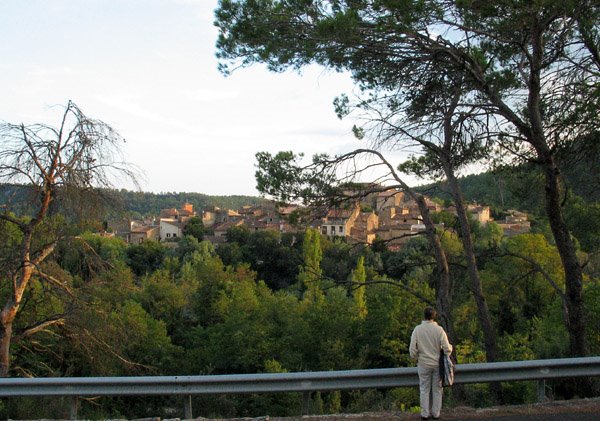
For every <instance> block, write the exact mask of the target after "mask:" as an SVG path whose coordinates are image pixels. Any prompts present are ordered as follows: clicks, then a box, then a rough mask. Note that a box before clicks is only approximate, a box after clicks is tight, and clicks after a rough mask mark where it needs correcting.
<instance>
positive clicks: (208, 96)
mask: <svg viewBox="0 0 600 421" xmlns="http://www.w3.org/2000/svg"><path fill="white" fill-rule="evenodd" d="M180 93H181V94H182V95H183V96H184V97H185V98H187V99H189V100H191V101H197V102H213V101H226V100H231V99H235V98H237V97H238V96H239V92H236V91H223V90H216V89H195V90H182V91H180Z"/></svg>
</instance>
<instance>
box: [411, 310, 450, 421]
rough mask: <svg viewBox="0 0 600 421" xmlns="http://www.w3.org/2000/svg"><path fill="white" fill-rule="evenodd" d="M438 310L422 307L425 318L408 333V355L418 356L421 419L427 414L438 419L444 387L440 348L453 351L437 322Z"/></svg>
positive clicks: (413, 357) (415, 357) (427, 417)
mask: <svg viewBox="0 0 600 421" xmlns="http://www.w3.org/2000/svg"><path fill="white" fill-rule="evenodd" d="M436 316H437V312H436V311H435V309H433V308H431V307H427V308H426V309H425V311H424V320H423V321H422V322H421V324H419V325H417V327H415V329H414V330H413V332H412V335H411V337H410V347H409V352H410V357H411V358H412V359H415V360H417V372H418V373H419V390H420V404H421V419H423V420H427V419H429V417H430V416H432V417H433V419H434V420H436V419H439V417H440V412H441V410H442V395H443V392H444V390H443V388H442V384H441V381H440V371H439V366H440V363H439V360H440V350H444V353H445V354H446V355H450V354H451V353H452V345H451V344H450V342H448V336H447V335H446V332H445V331H444V329H443V328H442V327H441V326H440V325H438V324H437V322H436V321H435V318H436Z"/></svg>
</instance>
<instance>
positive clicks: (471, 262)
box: [446, 168, 498, 362]
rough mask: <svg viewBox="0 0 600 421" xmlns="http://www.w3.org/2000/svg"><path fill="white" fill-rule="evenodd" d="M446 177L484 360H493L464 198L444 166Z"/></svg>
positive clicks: (489, 321) (493, 337)
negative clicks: (452, 199)
mask: <svg viewBox="0 0 600 421" xmlns="http://www.w3.org/2000/svg"><path fill="white" fill-rule="evenodd" d="M446 177H447V179H448V183H449V184H450V189H451V191H452V197H453V198H454V205H455V206H456V213H457V216H458V225H459V227H460V233H461V240H462V244H463V248H464V252H465V258H466V260H467V273H468V275H469V280H470V282H471V293H472V294H473V298H474V299H475V304H476V305H477V318H478V319H479V323H480V324H481V329H482V330H483V341H484V346H485V353H486V361H487V362H494V361H496V359H497V357H498V351H497V345H496V332H495V330H494V327H493V325H492V319H491V316H490V311H489V309H488V306H487V302H486V301H485V297H484V295H483V289H482V287H481V278H480V277H479V269H478V268H477V258H476V257H475V248H474V246H473V236H472V233H471V227H470V226H469V218H468V217H467V211H466V209H465V203H464V199H463V197H462V192H461V191H460V187H459V186H458V180H457V179H456V176H455V175H454V173H453V172H452V171H451V170H448V169H447V168H446Z"/></svg>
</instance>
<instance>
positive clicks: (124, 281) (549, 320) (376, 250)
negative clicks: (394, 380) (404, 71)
mask: <svg viewBox="0 0 600 421" xmlns="http://www.w3.org/2000/svg"><path fill="white" fill-rule="evenodd" d="M439 217H440V218H446V220H447V221H448V219H447V218H448V215H439ZM448 225H452V222H451V221H450V222H449V224H448ZM472 228H473V232H474V234H475V241H476V250H477V253H478V256H480V260H479V264H480V270H481V273H482V279H483V281H484V289H485V294H486V297H487V300H488V303H489V306H490V311H491V313H492V317H493V320H494V329H495V333H496V335H497V338H498V342H499V344H500V346H499V349H500V355H499V360H502V361H509V360H523V359H539V358H557V357H567V356H569V353H568V340H567V335H566V332H565V327H564V321H563V317H564V314H563V311H564V307H563V302H562V298H561V294H562V293H561V290H562V288H564V286H563V282H564V281H563V280H562V279H563V278H562V274H561V271H560V267H561V264H560V258H559V256H558V254H557V252H556V248H555V247H554V245H553V244H552V242H551V238H550V237H549V236H548V234H547V230H546V229H545V228H543V224H542V223H540V224H539V225H538V227H537V228H534V231H533V232H532V233H530V234H524V235H520V236H516V237H510V238H506V237H502V234H501V231H500V230H498V229H497V227H496V226H495V224H494V223H490V224H487V225H485V226H482V225H479V224H477V223H475V222H473V221H472ZM0 229H1V230H2V235H1V237H0V238H2V239H3V241H2V256H3V261H4V262H6V260H7V259H10V258H11V256H12V255H13V253H14V246H13V245H14V244H15V243H16V242H18V241H19V233H18V232H17V231H16V230H15V229H14V227H13V226H12V225H11V224H10V223H2V224H1V226H0ZM74 229H76V228H75V227H74V226H72V225H71V224H70V223H69V222H68V221H65V220H64V217H61V216H59V215H56V216H54V217H52V218H49V219H48V220H47V221H46V223H45V224H44V226H43V227H42V228H41V229H40V232H39V235H40V237H39V238H38V240H37V241H39V242H42V243H43V242H44V241H46V240H44V236H48V235H52V233H55V232H56V231H57V230H66V231H73V230H74ZM71 234H74V233H73V232H71ZM595 234H596V235H598V234H600V232H598V231H596V233H595ZM441 238H442V241H443V247H444V249H445V250H446V252H447V253H448V256H449V260H450V263H451V265H452V267H453V271H452V285H453V287H452V297H451V298H452V303H453V304H452V307H453V310H452V313H453V319H454V326H455V329H456V332H455V339H454V341H455V349H456V358H457V360H458V362H459V363H471V362H483V361H485V358H484V354H485V352H484V349H483V345H482V338H481V330H480V329H479V327H478V326H477V323H475V320H474V317H473V314H474V312H475V311H476V309H475V305H474V302H473V300H472V297H471V295H470V294H469V291H468V286H467V285H465V284H464V283H463V282H462V281H461V279H463V278H464V277H465V271H466V267H465V265H464V256H463V253H462V244H461V242H460V239H459V237H458V235H457V234H456V231H454V230H453V229H448V230H446V231H445V232H443V233H441ZM227 240H228V241H227V242H226V243H224V244H222V245H219V246H217V247H215V246H213V245H212V244H210V243H209V242H206V241H202V238H201V235H200V236H197V237H193V236H188V237H185V238H182V239H180V241H178V242H176V243H171V244H170V245H169V244H163V243H156V242H145V243H142V244H138V245H127V244H125V243H124V242H123V241H122V240H120V239H117V238H105V237H100V236H98V235H96V234H94V233H91V232H85V231H82V232H80V233H79V234H78V235H75V236H73V235H69V236H68V237H65V238H64V239H63V240H61V241H60V243H59V245H58V247H57V249H56V251H55V253H54V254H53V255H52V257H51V258H50V259H48V260H46V261H45V262H44V263H43V266H44V268H43V272H44V273H46V274H51V275H52V276H53V279H61V280H62V282H63V283H64V284H63V285H62V287H60V288H57V287H56V286H55V285H52V283H50V282H49V281H48V279H47V278H44V277H39V278H36V279H34V280H33V284H32V288H31V289H30V290H29V291H28V292H27V294H26V297H25V299H24V300H23V304H22V309H21V313H20V318H19V319H18V320H17V323H16V326H15V331H16V332H26V331H27V330H28V329H29V328H30V327H31V326H33V325H36V323H39V321H40V320H50V319H52V318H57V317H60V318H61V323H57V324H53V325H51V326H48V327H46V328H43V329H39V331H38V332H36V334H35V335H23V336H18V340H17V341H15V343H14V344H13V355H12V368H11V373H12V375H14V376H121V375H184V374H186V375H189V374H226V373H257V372H284V371H290V372H292V371H317V370H344V369H358V368H382V367H402V366H411V365H412V364H413V362H411V361H410V359H409V357H408V343H409V340H410V334H411V331H412V328H413V327H414V326H415V325H416V324H417V323H419V320H420V318H421V309H422V308H423V306H425V305H428V304H431V303H434V302H435V285H434V282H435V278H434V277H433V275H434V273H435V265H434V261H433V259H432V252H431V249H430V246H429V244H428V242H427V241H426V240H425V238H424V237H416V238H414V239H412V240H411V241H410V242H409V243H408V245H407V246H406V247H405V248H403V249H402V250H400V251H389V250H387V249H386V247H385V245H384V244H380V243H376V244H374V245H373V246H371V247H368V246H359V245H351V244H348V243H346V242H345V241H344V240H343V239H336V240H330V239H327V238H326V237H323V236H321V235H320V234H319V233H318V232H317V231H314V230H312V229H308V230H306V231H304V232H300V233H298V234H294V235H292V234H280V233H278V232H276V231H260V232H251V231H249V230H247V229H245V228H243V227H236V228H233V229H231V230H230V231H229V232H228V235H227ZM598 244H599V243H596V247H595V249H594V250H589V251H590V253H589V254H587V253H586V254H584V252H583V250H582V251H581V253H582V256H584V255H585V256H587V257H586V258H587V259H588V265H587V266H586V279H587V280H588V281H587V282H586V285H585V292H586V293H585V297H586V301H585V306H586V309H587V318H588V321H589V323H588V329H589V334H590V335H589V337H590V342H591V343H590V347H591V352H592V353H598V352H600V342H599V341H598V339H597V338H598V337H599V336H598V335H597V332H598V330H599V329H598V328H599V326H600V319H599V318H598V313H597V311H596V310H595V309H597V308H598V306H599V305H600V284H599V283H598V280H599V279H600V264H599V263H600V262H598V260H597V257H596V258H594V257H593V256H594V253H596V256H597V252H598ZM3 285H5V283H3ZM7 292H8V291H7V290H6V288H4V289H3V292H2V294H3V295H4V294H6V293H7ZM124 332H127V334H126V335H124ZM552 390H553V393H554V395H555V396H556V397H569V396H571V395H572V393H573V391H572V390H571V386H570V385H569V383H566V382H553V383H552ZM449 393H450V394H451V395H452V393H454V391H452V392H449ZM456 393H458V390H457V391H456ZM312 398H313V399H312V401H311V405H312V406H311V410H312V411H314V412H316V413H320V412H325V413H330V412H337V411H345V412H350V411H365V410H373V409H375V408H379V409H399V408H405V409H408V408H411V407H415V406H416V405H418V392H417V391H416V390H412V389H396V390H389V391H365V392H358V391H355V392H344V393H338V392H332V393H323V394H315V395H314V396H313V397H312ZM535 398H536V385H535V383H533V382H532V383H527V382H521V383H515V384H506V385H504V387H503V399H504V400H505V402H507V403H521V402H529V401H533V400H535ZM447 401H448V402H453V401H455V402H461V403H467V404H470V405H478V406H479V405H486V404H491V403H493V402H496V396H495V395H494V393H492V392H491V391H490V390H489V389H488V388H487V386H486V385H469V386H465V387H464V388H463V389H461V390H460V394H459V395H457V396H448V398H447ZM37 402H38V401H36V400H33V399H10V400H5V401H3V402H2V406H1V407H0V411H1V412H0V413H1V414H2V416H6V417H13V418H16V417H19V418H26V417H38V416H40V415H41V414H40V412H39V404H38V403H37ZM300 404H301V399H300V397H299V396H297V395H294V394H290V395H289V396H286V395H276V396H268V395H260V396H253V397H231V396H229V397H225V396H219V397H211V398H203V397H195V398H194V408H197V409H196V411H198V410H200V411H201V415H202V416H223V417H228V416H229V417H231V416H242V415H244V416H251V415H260V414H273V415H275V414H277V415H293V414H298V413H299V412H300ZM67 406H68V403H67V402H62V401H60V400H48V402H46V403H45V406H44V408H45V409H44V414H43V415H44V416H46V417H56V418H58V417H61V416H64V414H65V411H66V410H67ZM170 408H181V403H180V402H179V401H178V399H177V398H166V397H161V398H144V399H142V398H139V399H137V398H127V399H126V398H121V399H108V398H103V399H95V400H93V401H89V402H87V401H84V402H82V406H81V409H80V413H81V415H82V416H84V417H86V418H105V417H110V418H115V417H140V416H146V415H147V416H166V414H168V413H169V412H168V411H169V410H170Z"/></svg>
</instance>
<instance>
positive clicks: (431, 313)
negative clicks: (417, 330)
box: [423, 307, 437, 320]
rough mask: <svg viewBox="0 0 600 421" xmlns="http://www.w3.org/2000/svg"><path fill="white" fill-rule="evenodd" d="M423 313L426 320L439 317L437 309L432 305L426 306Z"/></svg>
mask: <svg viewBox="0 0 600 421" xmlns="http://www.w3.org/2000/svg"><path fill="white" fill-rule="evenodd" d="M423 315H424V316H425V320H434V319H435V318H436V317H437V311H435V309H434V308H432V307H426V308H425V311H424V312H423Z"/></svg>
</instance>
